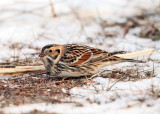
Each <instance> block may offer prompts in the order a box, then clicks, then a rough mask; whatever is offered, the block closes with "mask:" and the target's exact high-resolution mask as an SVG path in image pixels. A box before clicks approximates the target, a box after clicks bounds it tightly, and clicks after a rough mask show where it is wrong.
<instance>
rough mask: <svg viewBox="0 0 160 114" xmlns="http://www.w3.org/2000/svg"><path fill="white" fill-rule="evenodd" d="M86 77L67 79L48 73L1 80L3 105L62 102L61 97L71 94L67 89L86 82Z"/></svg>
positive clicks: (0, 88)
mask: <svg viewBox="0 0 160 114" xmlns="http://www.w3.org/2000/svg"><path fill="white" fill-rule="evenodd" d="M85 80H86V79H85V78H67V79H66V80H62V79H57V78H52V77H48V76H47V75H43V74H39V75H27V76H15V77H12V78H9V79H7V80H0V91H1V92H0V96H2V97H1V99H0V101H1V103H0V105H1V107H5V106H12V105H21V104H26V103H35V102H37V103H40V102H50V103H61V102H62V101H61V99H64V98H65V97H68V96H70V95H69V93H68V92H66V93H64V92H63V91H62V88H64V89H65V90H66V91H68V90H69V89H71V88H73V87H79V86H82V85H83V84H85V83H86V81H85Z"/></svg>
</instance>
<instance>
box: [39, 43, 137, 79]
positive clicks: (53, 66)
mask: <svg viewBox="0 0 160 114" xmlns="http://www.w3.org/2000/svg"><path fill="white" fill-rule="evenodd" d="M124 53H125V52H124V51H118V52H110V53H109V52H107V51H103V50H101V49H97V48H93V47H89V46H86V45H80V44H66V45H57V44H50V45H46V46H44V47H43V48H42V50H41V53H40V55H39V56H40V57H41V59H42V61H43V62H44V66H45V68H46V69H47V70H48V71H49V72H50V73H51V74H52V75H53V76H56V77H78V76H88V75H93V74H95V73H97V72H98V71H99V70H100V69H101V68H102V67H104V66H107V65H110V64H113V63H119V62H137V60H133V59H124V58H121V57H118V56H116V54H124ZM138 62H139V61H138Z"/></svg>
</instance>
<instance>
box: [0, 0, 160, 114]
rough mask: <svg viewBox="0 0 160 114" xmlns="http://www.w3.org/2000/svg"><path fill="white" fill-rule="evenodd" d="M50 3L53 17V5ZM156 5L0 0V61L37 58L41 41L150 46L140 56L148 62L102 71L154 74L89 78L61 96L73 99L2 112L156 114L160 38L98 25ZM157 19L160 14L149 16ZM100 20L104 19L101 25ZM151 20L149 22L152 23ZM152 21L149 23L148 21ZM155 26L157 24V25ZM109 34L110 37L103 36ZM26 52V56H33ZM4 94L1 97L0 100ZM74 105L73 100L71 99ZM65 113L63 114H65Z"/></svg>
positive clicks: (151, 1)
mask: <svg viewBox="0 0 160 114" xmlns="http://www.w3.org/2000/svg"><path fill="white" fill-rule="evenodd" d="M51 5H53V6H54V13H55V14H56V16H55V17H54V16H53V12H52V7H51ZM158 7H160V1H159V0H54V1H49V0H48V1H47V0H5V1H0V14H1V15H0V43H1V45H0V48H1V56H0V62H4V61H6V60H9V61H12V60H14V59H15V58H13V57H18V58H20V59H24V58H26V57H34V58H35V57H38V54H37V53H38V52H39V51H40V49H41V48H42V47H43V46H44V45H46V44H52V43H58V44H65V43H81V44H86V45H90V46H94V47H97V48H101V49H103V50H107V51H118V50H124V51H127V52H134V51H140V50H145V49H148V48H155V49H156V53H153V54H152V55H151V56H150V55H148V56H145V57H141V58H139V59H144V60H146V61H148V58H149V60H150V61H148V62H147V63H145V64H139V65H138V66H136V65H135V64H131V63H121V64H116V65H113V66H108V67H107V69H115V68H119V69H121V68H122V69H124V70H126V69H128V68H133V69H136V68H138V69H139V70H141V71H143V70H144V71H149V72H152V73H153V71H154V74H153V75H154V76H155V77H153V78H146V79H140V80H136V81H117V80H116V79H110V78H102V77H95V78H94V79H93V80H92V82H93V83H88V84H86V85H83V86H82V87H74V88H72V89H70V90H65V89H62V92H64V93H65V92H67V93H69V94H70V95H71V96H70V97H68V98H64V99H62V100H63V101H70V102H74V103H60V104H51V103H45V102H43V103H34V104H24V105H20V106H9V107H3V108H1V109H0V111H2V112H4V113H29V112H31V111H33V110H38V111H42V112H49V113H51V112H55V113H137V114H141V113H147V114H150V113H157V114H158V113H159V112H160V108H159V107H160V73H159V71H160V64H159V63H160V45H159V44H160V40H158V41H153V40H151V39H147V38H140V37H138V36H136V35H135V34H139V33H140V27H135V28H133V29H130V31H129V32H128V33H127V34H126V36H125V37H123V33H124V29H122V27H120V26H118V25H115V26H105V27H104V26H103V24H104V20H105V21H107V23H108V25H110V24H112V23H119V24H120V23H125V22H126V21H127V18H128V17H131V18H132V17H135V16H139V15H142V14H143V13H144V12H145V13H146V12H147V13H153V12H156V11H157V10H158ZM149 19H150V21H151V22H152V21H153V22H154V23H158V22H160V16H157V15H154V16H152V17H150V18H149ZM102 22H103V23H102ZM151 22H150V23H151ZM151 24H152V23H151ZM157 26H159V29H160V25H158V24H157ZM110 33H111V36H110V35H109V36H108V34H110ZM33 53H34V55H32V56H31V54H33ZM1 98H3V96H0V100H1ZM75 102H76V103H77V104H76V103H75ZM64 111H65V112H64Z"/></svg>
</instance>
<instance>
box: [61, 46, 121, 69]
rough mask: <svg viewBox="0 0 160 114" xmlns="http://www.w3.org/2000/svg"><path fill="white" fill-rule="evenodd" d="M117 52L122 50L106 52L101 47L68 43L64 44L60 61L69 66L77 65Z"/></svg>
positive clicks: (108, 56) (101, 58) (107, 56)
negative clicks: (63, 51)
mask: <svg viewBox="0 0 160 114" xmlns="http://www.w3.org/2000/svg"><path fill="white" fill-rule="evenodd" d="M119 53H122V52H113V53H108V52H106V51H103V50H101V49H97V48H92V47H89V46H85V45H78V44H68V45H66V51H65V53H64V55H63V57H62V58H61V60H60V61H61V62H64V63H66V64H68V65H69V66H78V65H81V64H83V63H85V62H96V61H99V60H103V59H104V58H110V57H111V56H113V55H115V54H119ZM123 53H124V52H123Z"/></svg>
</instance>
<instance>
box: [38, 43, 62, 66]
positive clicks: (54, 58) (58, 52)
mask: <svg viewBox="0 0 160 114" xmlns="http://www.w3.org/2000/svg"><path fill="white" fill-rule="evenodd" d="M63 53H64V46H63V45H57V44H50V45H46V46H44V47H43V48H42V50H41V53H40V55H39V57H41V58H42V60H43V61H46V60H47V61H49V62H52V63H53V64H57V63H58V62H59V60H60V59H61V57H62V55H63Z"/></svg>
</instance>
